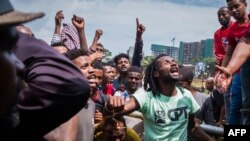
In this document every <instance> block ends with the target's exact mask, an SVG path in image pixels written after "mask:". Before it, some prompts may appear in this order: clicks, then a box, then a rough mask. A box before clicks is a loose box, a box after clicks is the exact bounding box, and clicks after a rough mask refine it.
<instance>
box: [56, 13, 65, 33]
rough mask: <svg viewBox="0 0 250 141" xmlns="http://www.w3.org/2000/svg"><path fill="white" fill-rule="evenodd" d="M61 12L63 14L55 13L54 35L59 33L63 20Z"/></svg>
mask: <svg viewBox="0 0 250 141" xmlns="http://www.w3.org/2000/svg"><path fill="white" fill-rule="evenodd" d="M62 12H63V11H62V10H60V11H58V12H56V16H55V30H54V34H60V33H61V26H62V20H63V19H64V15H63V13H62Z"/></svg>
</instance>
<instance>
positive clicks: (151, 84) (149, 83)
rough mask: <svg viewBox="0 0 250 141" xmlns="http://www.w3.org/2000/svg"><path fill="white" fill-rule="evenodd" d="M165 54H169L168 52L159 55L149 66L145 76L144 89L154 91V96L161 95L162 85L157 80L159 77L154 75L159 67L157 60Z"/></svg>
mask: <svg viewBox="0 0 250 141" xmlns="http://www.w3.org/2000/svg"><path fill="white" fill-rule="evenodd" d="M163 56H168V55H166V54H160V55H158V56H157V57H156V58H155V59H154V60H153V61H152V62H151V63H150V64H149V66H148V67H147V69H146V72H145V77H144V89H145V90H146V91H152V93H153V96H159V95H160V91H159V90H160V85H159V83H158V81H157V78H156V77H154V72H155V71H157V70H158V68H157V64H158V62H157V60H158V59H159V58H161V57H163Z"/></svg>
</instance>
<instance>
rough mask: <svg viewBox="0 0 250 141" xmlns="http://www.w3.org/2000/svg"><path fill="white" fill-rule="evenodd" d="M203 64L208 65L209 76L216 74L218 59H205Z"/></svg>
mask: <svg viewBox="0 0 250 141" xmlns="http://www.w3.org/2000/svg"><path fill="white" fill-rule="evenodd" d="M203 62H204V63H205V64H206V71H207V73H208V75H209V76H210V75H213V74H214V69H215V64H216V59H215V58H214V57H207V58H204V59H203Z"/></svg>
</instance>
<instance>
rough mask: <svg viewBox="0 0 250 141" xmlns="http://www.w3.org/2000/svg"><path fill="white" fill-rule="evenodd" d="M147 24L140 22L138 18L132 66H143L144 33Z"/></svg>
mask: <svg viewBox="0 0 250 141" xmlns="http://www.w3.org/2000/svg"><path fill="white" fill-rule="evenodd" d="M145 29H146V28H145V26H144V25H143V24H140V23H139V19H138V18H136V39H135V47H134V54H133V58H132V66H138V67H140V66H141V60H142V57H143V54H142V47H143V40H142V34H143V33H144V31H145Z"/></svg>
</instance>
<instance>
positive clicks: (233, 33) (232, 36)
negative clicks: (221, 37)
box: [227, 22, 248, 48]
mask: <svg viewBox="0 0 250 141" xmlns="http://www.w3.org/2000/svg"><path fill="white" fill-rule="evenodd" d="M247 27H248V22H246V23H244V24H242V25H239V24H238V22H235V23H233V25H232V26H231V27H230V28H229V31H228V35H227V38H228V44H229V45H231V46H233V47H234V48H235V47H236V45H237V43H238V41H239V40H240V38H241V37H243V35H244V33H245V31H246V29H247Z"/></svg>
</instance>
